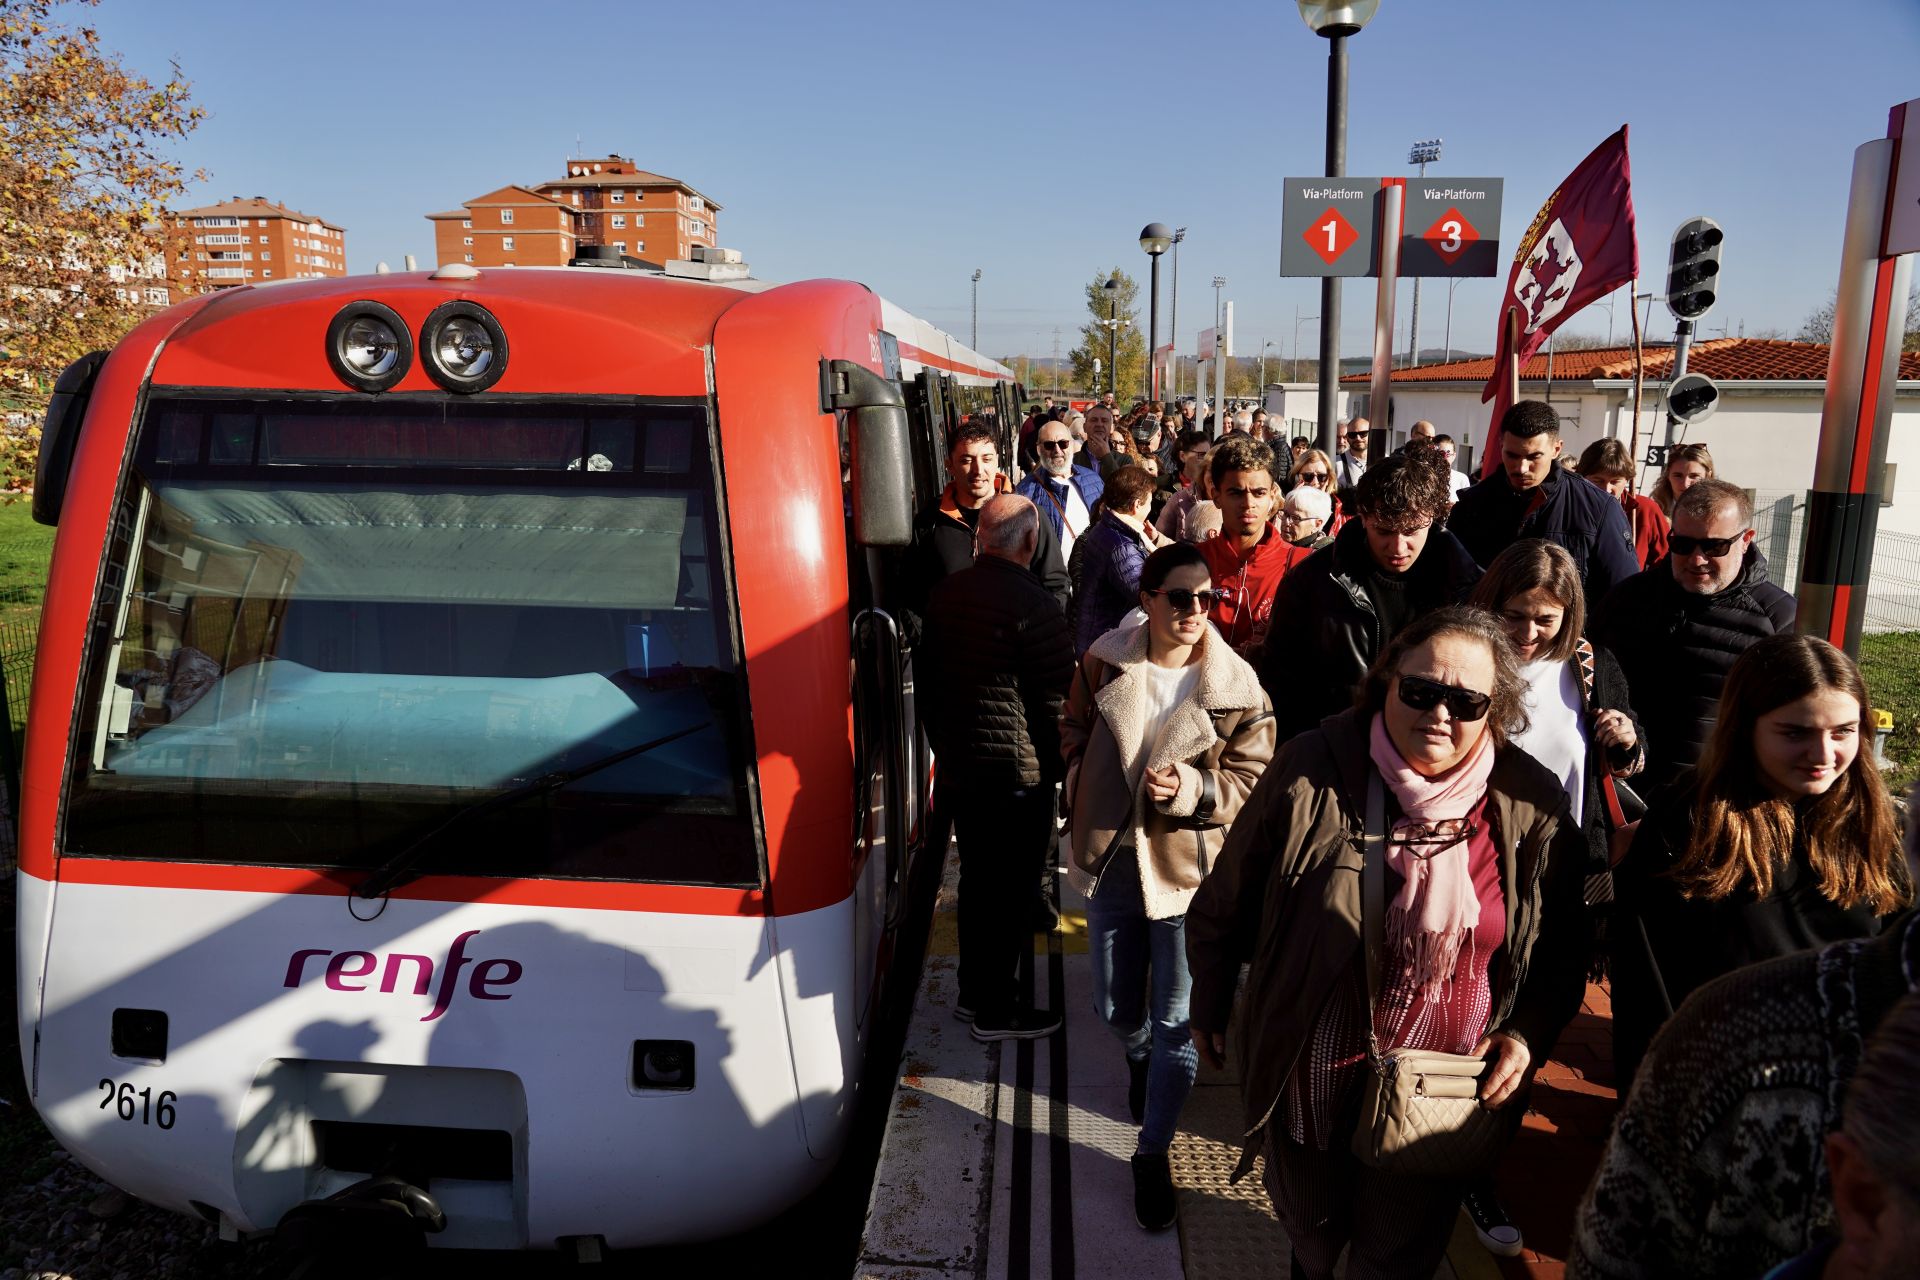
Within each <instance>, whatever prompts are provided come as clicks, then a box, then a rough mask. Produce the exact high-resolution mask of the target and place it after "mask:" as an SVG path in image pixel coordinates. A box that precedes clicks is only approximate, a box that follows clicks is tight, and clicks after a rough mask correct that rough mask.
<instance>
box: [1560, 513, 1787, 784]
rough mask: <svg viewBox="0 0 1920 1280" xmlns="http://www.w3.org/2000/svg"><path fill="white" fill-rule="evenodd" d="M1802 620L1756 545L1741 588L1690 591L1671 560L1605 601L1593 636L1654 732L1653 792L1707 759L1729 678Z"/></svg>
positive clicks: (1649, 775)
mask: <svg viewBox="0 0 1920 1280" xmlns="http://www.w3.org/2000/svg"><path fill="white" fill-rule="evenodd" d="M1592 487H1593V486H1591V485H1589V486H1588V488H1592ZM1615 509H1616V510H1617V509H1618V508H1615ZM1793 614H1794V600H1793V597H1792V596H1790V595H1788V594H1787V593H1786V592H1784V591H1782V590H1781V589H1780V588H1779V587H1776V586H1774V585H1773V584H1772V583H1771V582H1769V581H1767V560H1766V557H1765V556H1763V555H1761V554H1760V550H1759V548H1758V547H1748V548H1747V555H1746V560H1745V562H1744V563H1743V564H1742V566H1741V569H1740V575H1739V576H1738V577H1736V578H1735V579H1734V580H1733V585H1731V586H1729V587H1728V588H1727V589H1726V590H1724V591H1720V592H1716V593H1715V594H1713V595H1710V596H1703V595H1697V594H1695V593H1693V592H1691V591H1684V590H1682V589H1681V587H1680V584H1679V583H1678V582H1675V581H1674V579H1673V568H1672V563H1671V561H1670V560H1662V561H1660V562H1659V563H1658V564H1656V565H1654V566H1653V568H1651V569H1648V570H1647V571H1645V572H1644V573H1637V574H1635V575H1633V576H1632V577H1631V578H1628V579H1627V580H1626V581H1625V582H1623V583H1621V584H1620V585H1619V586H1618V587H1616V588H1614V590H1613V592H1612V593H1611V594H1610V595H1608V596H1607V598H1606V599H1605V600H1603V601H1601V603H1600V607H1599V609H1598V610H1597V611H1596V612H1595V613H1594V615H1593V619H1592V623H1591V625H1590V626H1589V627H1588V633H1589V634H1590V635H1592V636H1593V639H1594V641H1595V643H1597V644H1601V645H1604V646H1606V647H1607V648H1609V649H1611V650H1613V656H1614V657H1616V658H1618V659H1619V660H1620V669H1621V670H1622V671H1624V672H1625V673H1626V676H1627V687H1628V688H1630V689H1631V690H1632V691H1633V705H1634V706H1636V707H1638V708H1639V709H1640V717H1641V719H1642V720H1643V721H1644V722H1645V724H1646V726H1647V772H1646V783H1647V786H1648V787H1650V788H1652V789H1653V790H1654V791H1658V790H1659V789H1660V788H1662V787H1664V786H1666V785H1668V784H1669V783H1671V782H1672V781H1673V780H1674V779H1675V778H1676V777H1678V776H1679V775H1680V772H1681V771H1682V770H1684V769H1686V768H1688V767H1690V766H1691V765H1693V764H1695V763H1696V762H1697V761H1698V760H1699V759H1700V752H1701V749H1702V748H1704V747H1705V746H1706V745H1707V738H1708V737H1709V736H1710V735H1711V734H1712V733H1713V720H1714V716H1715V714H1716V713H1717V712H1718V710H1719V707H1720V687H1721V686H1722V685H1724V684H1725V683H1726V680H1727V672H1729V671H1731V670H1732V669H1733V664H1734V662H1735V661H1737V660H1738V659H1739V657H1740V655H1741V654H1743V653H1745V652H1746V651H1747V650H1748V649H1750V648H1752V647H1753V645H1754V644H1755V643H1756V642H1758V641H1761V640H1764V639H1766V638H1767V637H1768V636H1771V635H1778V634H1781V633H1782V632H1787V631H1791V630H1793ZM1642 795H1645V796H1647V798H1648V799H1651V798H1652V795H1651V793H1650V792H1647V791H1643V792H1642Z"/></svg>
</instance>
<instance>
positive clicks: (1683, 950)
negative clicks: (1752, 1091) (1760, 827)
mask: <svg viewBox="0 0 1920 1280" xmlns="http://www.w3.org/2000/svg"><path fill="white" fill-rule="evenodd" d="M1699 800H1700V794H1699V785H1698V780H1697V778H1695V777H1694V775H1693V774H1692V772H1691V771H1689V772H1688V773H1686V774H1683V775H1682V776H1681V778H1680V780H1679V781H1678V782H1676V783H1675V784H1674V785H1673V786H1671V787H1669V788H1667V789H1666V790H1665V791H1663V792H1662V793H1660V795H1659V796H1657V797H1655V798H1654V800H1653V807H1652V808H1651V809H1649V810H1648V811H1647V816H1646V817H1645V818H1644V819H1642V820H1641V822H1640V827H1639V830H1637V831H1636V832H1635V833H1634V837H1633V847H1632V848H1631V849H1629V850H1628V851H1627V856H1626V857H1625V858H1623V859H1621V861H1620V865H1619V866H1618V867H1616V868H1615V869H1614V873H1613V885H1614V923H1613V926H1612V932H1611V934H1610V940H1611V943H1612V950H1613V958H1612V969H1611V972H1612V975H1613V1061H1614V1071H1615V1074H1616V1075H1618V1077H1619V1079H1620V1084H1621V1087H1622V1088H1623V1089H1624V1088H1625V1087H1626V1086H1627V1084H1628V1083H1629V1082H1630V1081H1631V1080H1632V1079H1633V1075H1634V1071H1635V1069H1636V1068H1637V1067H1638V1066H1639V1064H1640V1059H1641V1057H1642V1055H1644V1054H1645V1052H1646V1049H1647V1045H1648V1043H1649V1042H1651V1041H1652V1039H1653V1033H1654V1032H1655V1031H1657V1030H1659V1028H1660V1025H1661V1024H1662V1023H1664V1022H1665V1021H1666V1020H1667V1019H1668V1018H1669V1017H1671V1016H1672V1015H1673V1011H1674V1010H1675V1009H1677V1008H1679V1007H1680V1004H1681V1002H1682V1001H1684V1000H1685V999H1686V998H1687V997H1688V996H1689V995H1691V994H1692V993H1693V992H1694V991H1695V990H1696V989H1698V988H1700V987H1702V986H1705V985H1706V984H1707V983H1708V982H1711V981H1712V980H1713V979H1715V978H1717V977H1719V976H1721V975H1722V974H1725V973H1731V972H1732V971H1733V970H1735V969H1738V968H1741V967H1742V966H1744V965H1750V964H1758V963H1759V962H1760V961H1762V960H1772V959H1774V958H1776V957H1778V956H1783V955H1791V954H1792V953H1794V952H1796V951H1806V950H1808V949H1810V948H1813V947H1823V946H1826V945H1827V944H1828V943H1832V942H1840V941H1843V940H1845V939H1847V938H1867V937H1871V936H1873V935H1874V934H1875V933H1877V932H1879V928H1880V923H1879V917H1878V915H1877V914H1876V913H1875V912H1874V910H1873V909H1872V908H1871V907H1868V906H1858V907H1842V906H1838V905H1836V904H1835V903H1834V902H1832V901H1831V900H1829V899H1828V898H1827V897H1826V896H1825V895H1824V894H1822V893H1821V892H1820V879H1819V876H1818V875H1817V874H1816V873H1815V872H1814V869H1813V865H1812V863H1810V862H1809V861H1808V860H1807V852H1806V849H1805V848H1804V846H1803V845H1802V844H1801V843H1800V841H1799V840H1798V839H1797V838H1796V840H1795V841H1794V845H1793V848H1791V849H1789V850H1783V851H1779V856H1778V858H1777V860H1776V863H1775V866H1774V881H1773V892H1772V893H1770V894H1769V895H1768V896H1767V897H1765V898H1760V897H1757V896H1755V895H1754V894H1753V893H1752V891H1750V890H1743V891H1741V892H1739V893H1736V894H1733V895H1732V896H1730V897H1727V898H1723V899H1720V900H1718V901H1709V900H1707V899H1704V898H1688V897H1684V896H1682V894H1681V892H1680V888H1679V886H1678V885H1676V884H1675V883H1674V882H1673V881H1672V880H1671V879H1669V878H1668V875H1669V873H1671V872H1672V870H1673V869H1674V867H1675V866H1677V865H1679V862H1680V860H1681V858H1682V857H1684V856H1685V854H1686V851H1687V844H1688V841H1689V840H1690V838H1691V837H1692V834H1693V828H1694V824H1695V821H1696V819H1695V814H1696V812H1697V811H1698V806H1699Z"/></svg>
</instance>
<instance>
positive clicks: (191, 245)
mask: <svg viewBox="0 0 1920 1280" xmlns="http://www.w3.org/2000/svg"><path fill="white" fill-rule="evenodd" d="M165 229H166V237H167V263H166V266H167V292H168V295H169V297H168V300H169V301H170V302H178V301H180V300H181V299H182V298H186V297H190V296H192V295H194V294H197V293H206V292H208V291H209V290H213V289H225V288H231V287H232V286H234V285H241V284H261V283H264V282H265V281H268V280H313V279H318V278H320V277H322V276H344V275H345V274H347V233H346V229H345V228H344V227H338V226H335V225H334V224H333V223H331V222H328V221H327V220H326V219H324V218H315V217H312V216H310V215H308V214H304V213H299V212H297V211H295V210H293V209H289V208H287V206H285V205H283V204H275V203H274V202H273V201H271V200H268V199H267V198H266V197H265V196H254V197H253V198H252V199H250V200H245V199H242V198H240V197H239V196H235V197H233V199H231V200H228V201H225V202H224V203H221V204H210V205H207V206H205V207H204V208H199V209H176V210H174V211H173V212H171V213H168V214H167V215H166V219H165Z"/></svg>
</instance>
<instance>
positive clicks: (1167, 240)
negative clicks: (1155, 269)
mask: <svg viewBox="0 0 1920 1280" xmlns="http://www.w3.org/2000/svg"><path fill="white" fill-rule="evenodd" d="M1140 247H1141V248H1142V249H1145V250H1146V251H1147V253H1148V254H1149V255H1150V256H1152V257H1155V258H1157V257H1159V256H1160V255H1161V254H1163V253H1165V252H1166V251H1167V250H1168V249H1171V248H1172V247H1173V232H1171V231H1169V230H1167V224H1166V223H1164V222H1149V223H1148V224H1147V225H1146V226H1145V227H1142V228H1141V229H1140Z"/></svg>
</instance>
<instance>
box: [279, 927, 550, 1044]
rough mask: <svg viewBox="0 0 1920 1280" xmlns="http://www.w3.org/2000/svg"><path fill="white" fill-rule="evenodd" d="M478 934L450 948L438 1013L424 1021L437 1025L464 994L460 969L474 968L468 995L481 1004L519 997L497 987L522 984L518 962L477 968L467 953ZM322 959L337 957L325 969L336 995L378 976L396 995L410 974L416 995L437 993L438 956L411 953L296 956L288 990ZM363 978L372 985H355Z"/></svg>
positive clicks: (444, 964) (444, 963)
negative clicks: (459, 992)
mask: <svg viewBox="0 0 1920 1280" xmlns="http://www.w3.org/2000/svg"><path fill="white" fill-rule="evenodd" d="M479 933H480V930H478V929H469V930H467V931H466V932H465V933H463V934H461V935H460V936H459V937H457V938H455V939H454V940H453V945H452V946H451V947H449V948H447V954H446V958H445V959H443V960H441V962H440V988H439V991H438V992H437V993H436V994H435V995H434V998H433V1010H432V1012H430V1013H428V1014H427V1016H426V1017H424V1018H422V1019H420V1021H422V1022H432V1021H433V1020H434V1019H435V1018H438V1017H439V1016H440V1015H441V1014H443V1013H445V1012H446V1011H447V1006H448V1005H450V1004H452V1003H453V997H454V993H455V992H456V991H457V990H458V989H459V985H460V970H461V969H462V968H464V967H465V966H467V965H470V964H471V965H474V970H473V972H472V973H471V974H469V975H468V976H467V994H468V995H470V996H472V997H473V998H474V999H475V1000H507V999H511V998H512V996H513V992H511V991H496V990H493V988H496V987H510V986H512V985H513V984H514V983H516V982H518V981H520V974H521V972H522V969H521V965H520V962H519V961H518V960H504V959H496V960H482V961H479V962H478V963H477V964H476V963H475V962H474V961H473V960H471V959H470V958H468V956H467V954H466V950H467V939H468V938H472V937H477V936H478V935H479ZM321 956H332V957H333V959H331V960H329V961H327V963H326V965H325V966H324V969H323V970H322V972H323V974H324V976H325V979H326V984H327V986H328V988H329V989H330V990H333V991H365V990H367V989H368V985H367V981H371V980H372V978H373V975H374V973H375V972H378V973H379V975H380V990H381V991H383V992H388V993H391V992H393V991H394V990H396V989H397V988H398V987H399V986H400V984H401V975H402V973H403V972H404V973H405V974H406V975H407V978H408V981H409V982H410V984H411V986H412V988H413V994H414V995H417V996H423V995H425V994H427V992H428V991H429V990H432V989H433V972H434V963H433V957H432V956H420V955H410V954H408V953H406V952H401V951H394V952H390V953H388V955H387V956H386V958H385V959H384V960H383V959H382V958H381V957H380V956H377V955H375V954H374V953H373V952H371V951H339V952H335V951H322V950H317V949H311V948H310V949H307V950H302V951H296V952H294V953H293V954H292V955H291V956H289V957H288V959H287V980H286V982H285V983H283V984H282V985H284V986H288V987H297V986H299V985H300V980H301V978H302V976H303V975H304V973H305V970H306V967H307V961H309V960H317V959H319V958H320V957H321ZM355 978H363V979H366V980H367V981H363V982H355V981H353V979H355Z"/></svg>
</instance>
